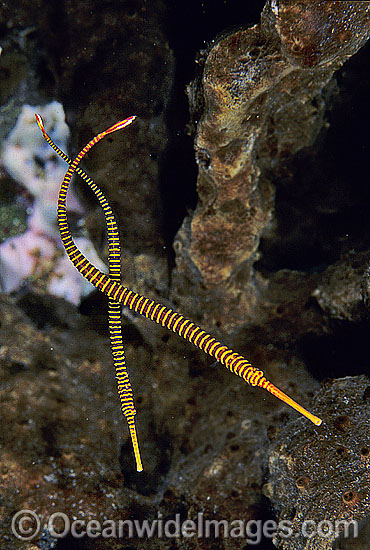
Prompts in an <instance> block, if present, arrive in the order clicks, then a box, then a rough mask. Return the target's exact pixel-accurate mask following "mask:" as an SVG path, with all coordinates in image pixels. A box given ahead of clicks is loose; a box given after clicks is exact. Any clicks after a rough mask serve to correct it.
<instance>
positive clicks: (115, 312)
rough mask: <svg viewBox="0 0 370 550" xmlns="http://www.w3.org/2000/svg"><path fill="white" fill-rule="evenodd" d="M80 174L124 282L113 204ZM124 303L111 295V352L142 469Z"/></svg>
mask: <svg viewBox="0 0 370 550" xmlns="http://www.w3.org/2000/svg"><path fill="white" fill-rule="evenodd" d="M36 121H37V124H38V126H39V128H40V130H41V131H42V133H43V136H44V138H45V139H46V141H47V142H48V144H49V145H50V147H52V149H54V151H55V152H56V153H57V154H58V155H59V156H60V157H61V158H62V159H63V160H64V161H65V162H66V163H68V164H69V165H71V164H72V160H71V159H70V158H69V157H68V156H67V155H66V154H65V153H64V152H63V151H62V150H61V149H60V148H59V147H58V146H57V145H56V144H55V143H54V142H53V140H52V139H51V138H50V136H48V134H47V133H46V131H45V127H44V123H43V121H42V118H41V116H40V115H37V114H36ZM76 173H77V174H78V175H79V176H80V177H81V178H82V179H83V180H84V181H85V182H86V183H87V184H88V186H89V187H90V189H91V190H92V191H93V192H94V194H95V196H96V197H97V199H98V201H99V204H100V206H101V207H102V209H103V212H104V217H105V223H106V227H107V240H108V264H109V276H110V278H111V279H112V280H114V281H117V282H118V283H119V282H120V281H121V249H120V242H119V233H118V226H117V222H116V218H115V216H114V214H113V211H112V209H111V207H110V206H109V203H108V201H107V199H106V198H105V196H104V194H103V193H102V191H101V190H100V189H99V187H98V186H97V184H96V183H95V182H94V181H93V180H92V179H91V178H90V176H88V175H87V174H86V172H84V171H83V170H81V168H77V169H76ZM121 307H122V306H121V304H120V302H116V301H115V300H112V299H111V298H109V301H108V324H109V336H110V343H111V352H112V357H113V364H114V367H115V371H116V381H117V390H118V395H119V398H120V404H121V410H122V413H123V415H124V416H125V417H126V420H127V423H128V426H129V430H130V435H131V440H132V446H133V450H134V455H135V461H136V468H137V470H138V471H139V472H140V471H142V469H143V467H142V462H141V456H140V450H139V445H138V441H137V434H136V426H135V419H134V417H135V414H136V409H135V405H134V396H133V391H132V387H131V382H130V378H129V374H128V372H127V368H126V360H125V351H124V346H123V337H122V322H121Z"/></svg>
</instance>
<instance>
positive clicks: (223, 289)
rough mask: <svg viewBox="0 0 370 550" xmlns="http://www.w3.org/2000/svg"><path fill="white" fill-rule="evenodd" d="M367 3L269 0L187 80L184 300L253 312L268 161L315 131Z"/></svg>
mask: <svg viewBox="0 0 370 550" xmlns="http://www.w3.org/2000/svg"><path fill="white" fill-rule="evenodd" d="M369 6H370V4H369V2H323V1H314V2H312V1H307V0H304V1H302V2H290V1H279V2H277V1H271V2H267V3H266V5H265V8H264V10H263V13H262V17H261V22H260V24H258V25H254V26H253V27H251V28H247V29H245V28H242V29H240V30H238V31H236V32H233V33H231V34H227V35H226V36H223V37H221V38H220V39H219V40H218V41H217V42H216V43H214V44H213V45H212V46H211V47H210V49H209V51H208V52H207V53H204V54H203V61H201V62H202V63H203V67H202V72H201V75H200V76H199V77H198V78H197V79H195V80H194V81H193V82H192V84H191V85H190V86H189V87H188V95H189V99H190V105H191V110H192V112H193V124H194V126H195V129H196V135H195V155H196V160H197V164H198V170H199V173H198V182H197V189H198V195H199V201H198V205H197V207H196V210H195V212H194V213H193V215H192V216H191V217H190V218H187V219H185V221H184V223H183V226H182V228H181V229H180V231H179V232H178V235H177V238H176V241H175V250H176V254H177V267H178V279H179V280H178V285H177V286H178V287H180V285H181V284H183V281H184V278H185V280H190V281H191V282H193V283H194V295H193V299H191V298H190V299H189V297H186V299H184V306H185V307H189V306H190V308H191V310H192V311H194V310H195V311H198V312H199V315H200V316H201V315H203V317H205V316H208V317H211V318H212V320H213V322H214V323H216V324H221V325H222V326H223V327H224V330H228V329H230V327H232V326H235V324H243V323H245V321H247V320H250V318H251V316H252V315H253V313H254V311H255V306H256V303H257V301H258V297H259V295H260V292H261V290H262V289H263V279H262V278H261V277H260V276H259V275H258V274H257V275H256V272H255V271H254V269H253V264H254V263H255V261H256V260H257V259H258V246H259V243H260V238H261V235H262V233H263V231H264V230H266V229H267V228H268V226H269V224H270V222H271V219H272V214H273V201H274V188H273V186H272V185H271V170H275V171H276V169H277V167H278V165H279V162H281V161H282V160H284V159H286V158H289V157H291V156H292V155H294V154H296V153H297V152H298V151H299V150H301V149H302V148H304V147H307V146H309V145H312V143H313V142H314V140H315V138H316V137H317V135H318V133H319V131H320V129H321V128H322V124H323V116H324V111H325V106H326V105H325V101H324V98H323V90H324V88H325V86H326V85H327V84H328V82H329V81H330V80H331V78H332V76H333V74H334V72H335V71H337V70H338V69H339V68H340V67H341V66H342V65H343V63H344V62H345V61H346V60H347V59H348V58H349V57H351V56H352V55H353V54H354V53H355V52H356V51H357V50H358V49H359V48H360V47H361V46H362V45H363V44H364V43H365V42H366V40H367V39H368V37H369V34H370V11H369V10H370V8H369ZM204 289H205V290H204ZM210 296H214V297H215V300H214V301H215V302H216V303H217V310H215V308H214V306H213V300H210ZM209 302H211V303H210V304H209ZM208 322H209V321H208Z"/></svg>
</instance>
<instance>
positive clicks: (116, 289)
mask: <svg viewBox="0 0 370 550" xmlns="http://www.w3.org/2000/svg"><path fill="white" fill-rule="evenodd" d="M134 119H135V117H129V118H127V119H125V120H122V121H119V122H117V123H116V124H114V125H113V126H111V127H110V128H108V129H107V130H105V131H104V132H101V133H100V134H98V135H97V136H95V137H94V138H93V139H92V140H91V141H90V142H89V143H88V144H87V145H86V146H85V147H84V148H83V149H82V151H81V152H80V153H79V154H78V155H77V157H76V158H75V159H74V161H73V162H72V163H71V164H70V167H69V169H68V171H67V173H66V174H65V176H64V180H63V182H62V185H61V188H60V192H59V198H58V210H57V212H58V227H59V232H60V236H61V239H62V242H63V245H64V248H65V250H66V253H67V255H68V257H69V259H70V260H71V262H72V263H73V264H74V266H75V267H76V268H77V269H78V271H79V272H80V273H81V274H82V275H83V276H84V277H85V278H86V279H87V280H88V281H89V282H90V283H91V284H92V285H94V286H95V287H96V288H97V289H98V290H100V291H101V292H103V293H104V294H106V295H107V296H108V298H109V299H110V300H112V301H113V302H115V303H120V304H121V303H122V304H123V305H124V306H126V307H128V308H129V309H131V310H133V311H135V312H136V313H139V314H140V315H143V316H145V317H147V318H148V319H151V320H152V321H154V322H155V323H157V324H159V325H162V326H163V327H166V328H167V329H169V330H171V331H173V332H174V333H176V334H177V335H178V336H181V337H182V338H183V339H184V340H187V341H188V342H190V343H191V344H193V345H194V346H196V347H198V348H199V349H201V350H202V351H204V352H205V353H207V354H208V355H210V356H211V357H213V358H215V359H216V360H217V361H218V362H220V363H222V364H223V365H224V366H225V367H226V368H227V369H228V370H230V371H231V372H232V373H234V374H236V375H237V376H239V377H240V378H242V379H243V380H244V381H245V382H247V383H248V384H249V385H251V386H258V387H260V388H263V389H264V390H266V391H268V392H269V393H271V394H272V395H274V396H275V397H277V398H278V399H280V400H281V401H283V402H284V403H286V404H288V405H289V406H291V407H292V408H293V409H295V410H296V411H297V412H299V413H301V414H302V415H303V416H305V417H306V418H308V419H309V420H310V421H311V422H313V423H314V424H315V425H316V426H320V424H321V423H322V420H321V419H320V418H318V417H317V416H315V415H314V414H312V413H310V412H309V411H307V410H306V409H305V408H304V407H302V406H301V405H299V404H298V403H297V402H296V401H294V400H293V399H291V398H290V397H289V396H288V395H286V394H285V393H284V392H282V391H281V390H280V389H279V388H277V387H276V386H275V385H274V384H272V383H271V382H270V381H269V380H267V379H266V377H265V375H264V372H263V371H262V370H260V369H258V368H256V367H253V366H252V365H251V363H250V362H249V361H248V360H247V359H245V358H244V357H243V356H242V355H239V354H238V353H235V352H234V351H233V350H232V349H230V348H228V347H227V346H225V345H223V344H222V343H221V342H219V341H218V340H216V338H214V337H213V336H211V335H210V334H208V333H207V332H206V331H204V330H202V329H201V328H200V327H199V326H197V325H196V324H195V323H193V322H192V321H190V320H189V319H186V318H185V317H183V316H182V315H181V314H180V313H178V312H176V311H174V310H172V309H170V308H168V307H166V306H164V305H162V304H159V303H157V302H155V301H154V300H151V299H150V298H146V297H145V296H142V295H140V294H138V293H136V292H134V291H133V290H130V289H129V288H126V287H125V286H123V285H122V284H120V282H119V281H118V280H116V279H115V278H114V277H113V278H112V277H111V276H110V275H109V276H108V275H106V274H105V273H103V272H102V271H100V270H99V269H97V268H96V267H95V266H94V265H92V264H91V263H90V262H89V260H88V259H87V258H86V257H85V256H84V255H83V254H82V253H81V251H80V250H79V249H78V248H77V246H76V245H75V243H74V241H73V238H72V235H71V233H70V231H69V227H68V221H67V211H66V197H67V192H68V187H69V183H70V181H71V178H72V175H73V174H74V172H77V173H79V169H78V165H79V163H80V162H81V160H82V159H83V157H84V156H85V155H86V153H87V152H88V151H89V150H90V149H91V148H92V147H93V146H94V145H96V144H97V143H98V142H99V141H100V140H101V139H103V138H104V137H105V136H107V135H109V134H111V133H113V132H115V131H117V130H120V129H122V128H125V127H126V126H128V125H129V124H131V122H133V120H134ZM80 175H81V174H80ZM133 419H134V415H133V416H132V420H133Z"/></svg>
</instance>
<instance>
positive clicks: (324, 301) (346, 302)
mask: <svg viewBox="0 0 370 550" xmlns="http://www.w3.org/2000/svg"><path fill="white" fill-rule="evenodd" d="M369 257H370V254H369V252H354V251H352V252H349V253H347V254H345V255H344V257H343V258H341V259H340V260H338V262H335V263H334V264H333V265H331V266H329V267H328V269H327V270H326V271H325V272H324V273H323V275H322V278H321V282H320V285H319V286H318V287H317V288H316V289H315V290H314V291H313V293H312V296H314V297H315V298H316V300H317V301H318V303H319V305H320V307H321V308H322V310H323V311H324V312H325V313H326V314H327V315H328V316H329V318H331V319H337V320H341V321H353V322H358V321H360V320H363V319H365V318H367V317H368V312H367V311H366V308H365V307H364V303H363V281H364V280H365V279H364V273H365V268H366V266H367V265H368V261H369Z"/></svg>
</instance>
